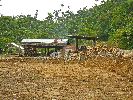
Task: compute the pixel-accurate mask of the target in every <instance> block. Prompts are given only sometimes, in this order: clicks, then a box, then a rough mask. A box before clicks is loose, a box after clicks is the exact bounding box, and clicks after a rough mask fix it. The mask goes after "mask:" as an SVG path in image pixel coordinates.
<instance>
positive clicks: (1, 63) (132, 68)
mask: <svg viewBox="0 0 133 100" xmlns="http://www.w3.org/2000/svg"><path fill="white" fill-rule="evenodd" d="M0 100H133V60H132V59H131V58H126V59H117V60H113V59H110V58H105V57H104V58H101V57H98V58H95V59H92V58H91V59H88V60H87V61H86V62H83V63H82V62H77V61H70V62H66V63H64V62H63V61H61V60H43V59H35V58H12V59H3V60H2V59H1V60H0Z"/></svg>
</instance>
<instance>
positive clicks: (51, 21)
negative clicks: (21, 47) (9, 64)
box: [0, 0, 133, 49]
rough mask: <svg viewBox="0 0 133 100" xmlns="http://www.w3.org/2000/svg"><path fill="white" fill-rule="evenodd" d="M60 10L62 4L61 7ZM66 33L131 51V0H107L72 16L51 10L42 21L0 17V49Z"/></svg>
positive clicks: (61, 36) (132, 17) (61, 35)
mask: <svg viewBox="0 0 133 100" xmlns="http://www.w3.org/2000/svg"><path fill="white" fill-rule="evenodd" d="M62 7H63V5H62ZM67 34H73V35H86V36H98V37H99V40H101V41H106V42H107V43H109V44H110V45H112V44H113V45H117V46H119V47H120V48H123V49H132V48H133V0H107V1H106V2H105V1H102V3H101V5H95V6H94V7H93V8H90V9H87V8H86V7H84V8H82V9H80V10H78V11H77V13H76V14H75V13H73V12H72V11H71V9H68V10H67V11H66V12H63V11H62V10H61V9H60V10H54V11H53V13H48V16H47V17H46V18H45V19H44V20H38V19H37V14H35V17H32V16H31V15H18V16H14V17H11V16H4V15H2V16H1V17H0V48H4V47H5V45H6V43H9V42H15V43H20V41H21V40H22V39H24V38H64V37H65V36H66V35H67Z"/></svg>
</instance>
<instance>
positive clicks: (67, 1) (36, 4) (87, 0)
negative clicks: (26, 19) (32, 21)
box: [0, 0, 100, 20]
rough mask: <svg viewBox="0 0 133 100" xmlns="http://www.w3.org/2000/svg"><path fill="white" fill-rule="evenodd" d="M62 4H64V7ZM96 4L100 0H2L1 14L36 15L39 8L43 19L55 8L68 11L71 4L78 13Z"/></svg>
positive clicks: (40, 16) (71, 8)
mask: <svg viewBox="0 0 133 100" xmlns="http://www.w3.org/2000/svg"><path fill="white" fill-rule="evenodd" d="M61 4H63V5H64V6H63V7H62V6H61ZM95 4H100V0H99V1H95V0H1V1H0V5H2V6H0V14H3V15H5V16H17V15H21V14H23V15H28V14H29V15H31V16H34V15H35V13H36V10H38V19H40V20H43V19H45V18H46V17H47V15H48V13H52V12H53V11H54V10H59V9H62V11H66V10H68V9H69V8H68V6H70V10H71V11H73V12H74V13H76V12H77V11H78V10H79V9H80V8H83V7H85V6H87V8H91V7H92V6H94V5H95Z"/></svg>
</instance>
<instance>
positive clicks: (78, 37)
mask: <svg viewBox="0 0 133 100" xmlns="http://www.w3.org/2000/svg"><path fill="white" fill-rule="evenodd" d="M67 37H69V38H74V39H75V40H76V43H75V44H76V50H77V51H78V40H81V39H84V40H93V45H94V46H95V45H96V40H97V39H98V37H94V36H81V35H68V36H67Z"/></svg>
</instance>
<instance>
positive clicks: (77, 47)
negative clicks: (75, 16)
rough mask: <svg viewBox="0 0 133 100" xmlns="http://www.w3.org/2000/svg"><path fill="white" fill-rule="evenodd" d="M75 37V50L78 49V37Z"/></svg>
mask: <svg viewBox="0 0 133 100" xmlns="http://www.w3.org/2000/svg"><path fill="white" fill-rule="evenodd" d="M75 39H76V51H78V38H75Z"/></svg>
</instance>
